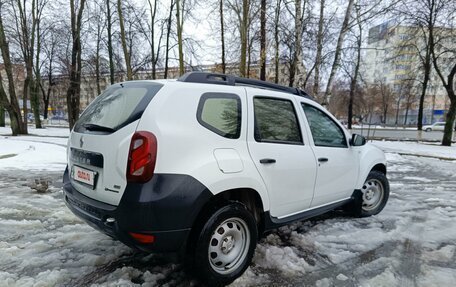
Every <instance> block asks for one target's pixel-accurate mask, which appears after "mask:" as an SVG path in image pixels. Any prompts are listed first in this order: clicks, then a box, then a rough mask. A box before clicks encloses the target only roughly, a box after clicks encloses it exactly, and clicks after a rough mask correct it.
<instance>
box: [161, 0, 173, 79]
mask: <svg viewBox="0 0 456 287" xmlns="http://www.w3.org/2000/svg"><path fill="white" fill-rule="evenodd" d="M173 9H174V0H171V5H170V7H169V15H168V27H167V28H168V29H167V32H166V51H165V73H164V76H163V77H164V78H165V79H168V61H169V37H170V34H171V22H172V16H173Z"/></svg>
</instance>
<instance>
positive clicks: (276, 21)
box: [274, 0, 282, 84]
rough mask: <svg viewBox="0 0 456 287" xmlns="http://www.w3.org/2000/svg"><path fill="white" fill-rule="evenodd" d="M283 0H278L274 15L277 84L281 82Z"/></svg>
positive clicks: (275, 78)
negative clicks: (280, 57) (280, 37)
mask: <svg viewBox="0 0 456 287" xmlns="http://www.w3.org/2000/svg"><path fill="white" fill-rule="evenodd" d="M281 2H282V0H277V3H276V9H275V17H274V43H275V47H274V48H275V57H274V62H275V63H274V64H275V65H274V66H275V73H274V82H275V83H276V84H277V83H279V56H280V55H279V52H280V51H279V49H280V42H279V20H280V4H281Z"/></svg>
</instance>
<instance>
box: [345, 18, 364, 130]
mask: <svg viewBox="0 0 456 287" xmlns="http://www.w3.org/2000/svg"><path fill="white" fill-rule="evenodd" d="M356 14H357V23H358V29H359V35H358V38H357V41H356V42H357V45H356V46H357V47H356V63H355V71H354V75H353V77H352V81H351V83H350V100H349V103H348V129H349V130H351V128H352V120H353V101H354V98H355V90H356V87H357V82H358V74H359V66H360V64H361V44H362V39H363V30H362V26H361V22H360V19H359V11H358V10H357V11H356Z"/></svg>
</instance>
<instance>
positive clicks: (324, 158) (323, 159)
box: [318, 157, 329, 162]
mask: <svg viewBox="0 0 456 287" xmlns="http://www.w3.org/2000/svg"><path fill="white" fill-rule="evenodd" d="M327 161H329V159H328V158H327V157H319V158H318V162H327Z"/></svg>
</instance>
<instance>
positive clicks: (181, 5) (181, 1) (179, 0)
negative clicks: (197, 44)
mask: <svg viewBox="0 0 456 287" xmlns="http://www.w3.org/2000/svg"><path fill="white" fill-rule="evenodd" d="M184 9H185V0H176V23H177V29H176V30H177V49H178V54H179V75H183V74H184V73H185V68H184V52H183V44H182V31H183V29H184V15H182V14H183V13H184Z"/></svg>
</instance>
